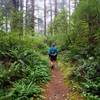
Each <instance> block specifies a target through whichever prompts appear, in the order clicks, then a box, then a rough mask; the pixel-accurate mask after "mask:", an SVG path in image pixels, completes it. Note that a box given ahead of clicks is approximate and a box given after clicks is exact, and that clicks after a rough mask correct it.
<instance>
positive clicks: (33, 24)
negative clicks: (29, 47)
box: [31, 0, 35, 32]
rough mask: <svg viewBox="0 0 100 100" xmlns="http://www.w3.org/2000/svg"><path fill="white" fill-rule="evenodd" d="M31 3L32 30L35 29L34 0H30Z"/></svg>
mask: <svg viewBox="0 0 100 100" xmlns="http://www.w3.org/2000/svg"><path fill="white" fill-rule="evenodd" d="M31 5H32V29H33V32H34V31H35V15H34V14H35V0H31Z"/></svg>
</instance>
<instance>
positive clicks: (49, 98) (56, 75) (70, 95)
mask: <svg viewBox="0 0 100 100" xmlns="http://www.w3.org/2000/svg"><path fill="white" fill-rule="evenodd" d="M67 73H68V72H67ZM51 74H52V79H51V81H50V82H49V83H48V84H46V86H45V88H44V89H45V92H44V97H45V100H83V99H82V98H81V97H80V96H79V95H80V94H79V93H78V92H76V91H75V92H72V87H70V86H69V85H68V84H66V82H65V79H64V75H63V72H62V71H61V70H60V68H55V69H52V70H51ZM66 79H67V77H66ZM66 81H69V80H66Z"/></svg>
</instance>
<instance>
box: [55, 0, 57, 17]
mask: <svg viewBox="0 0 100 100" xmlns="http://www.w3.org/2000/svg"><path fill="white" fill-rule="evenodd" d="M55 16H57V0H55Z"/></svg>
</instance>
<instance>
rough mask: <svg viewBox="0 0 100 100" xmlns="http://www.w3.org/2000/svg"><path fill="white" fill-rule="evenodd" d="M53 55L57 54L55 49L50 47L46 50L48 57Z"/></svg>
mask: <svg viewBox="0 0 100 100" xmlns="http://www.w3.org/2000/svg"><path fill="white" fill-rule="evenodd" d="M53 53H56V55H57V54H58V51H57V48H56V47H50V48H49V50H48V55H51V54H53Z"/></svg>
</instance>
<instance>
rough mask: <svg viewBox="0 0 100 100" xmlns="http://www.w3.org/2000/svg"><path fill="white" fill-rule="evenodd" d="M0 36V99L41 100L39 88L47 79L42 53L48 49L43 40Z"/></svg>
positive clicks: (46, 65)
mask: <svg viewBox="0 0 100 100" xmlns="http://www.w3.org/2000/svg"><path fill="white" fill-rule="evenodd" d="M0 35H1V36H0V100H5V99H7V100H29V99H31V98H33V97H34V99H35V100H38V99H39V98H40V99H42V98H41V93H42V88H41V87H40V85H41V84H44V83H46V82H48V81H49V80H50V70H49V67H48V63H47V61H46V60H45V59H43V58H42V57H43V55H42V52H41V49H43V50H44V51H45V50H46V49H45V47H47V45H44V38H42V37H39V36H29V35H27V36H24V37H23V38H22V39H21V38H20V37H19V36H18V34H17V33H9V34H0ZM37 37H38V38H37ZM39 42H40V43H39ZM38 47H39V48H38Z"/></svg>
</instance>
